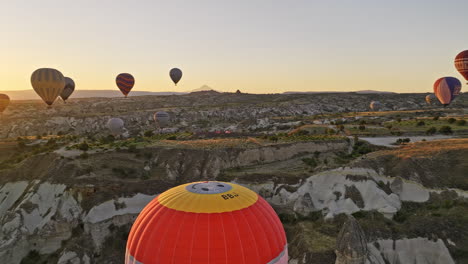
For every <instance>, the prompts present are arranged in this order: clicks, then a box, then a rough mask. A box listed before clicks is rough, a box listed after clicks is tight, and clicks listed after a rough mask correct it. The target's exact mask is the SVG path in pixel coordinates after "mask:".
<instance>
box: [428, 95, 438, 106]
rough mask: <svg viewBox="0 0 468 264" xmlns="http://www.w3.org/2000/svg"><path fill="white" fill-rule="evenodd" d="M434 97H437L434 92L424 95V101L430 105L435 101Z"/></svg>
mask: <svg viewBox="0 0 468 264" xmlns="http://www.w3.org/2000/svg"><path fill="white" fill-rule="evenodd" d="M436 98H437V97H436V96H435V95H434V94H428V95H426V103H427V104H428V105H431V104H433V103H434V102H435V99H436Z"/></svg>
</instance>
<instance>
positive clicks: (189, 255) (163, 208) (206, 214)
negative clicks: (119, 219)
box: [125, 181, 288, 264]
mask: <svg viewBox="0 0 468 264" xmlns="http://www.w3.org/2000/svg"><path fill="white" fill-rule="evenodd" d="M140 263H144V264H156V263H191V264H206V263H213V264H217V263H223V264H234V263H235V264H241V263H242V264H247V263H249V264H273V263H275V264H287V263H288V249H287V241H286V236H285V232H284V229H283V225H282V224H281V222H280V220H279V218H278V216H277V215H276V213H275V211H274V210H273V208H271V206H270V205H269V204H268V203H267V202H266V201H265V200H264V199H263V198H262V197H260V196H259V195H258V194H256V193H255V192H253V191H251V190H249V189H247V188H245V187H242V186H240V185H237V184H234V183H226V182H214V181H205V182H194V183H188V184H184V185H180V186H177V187H175V188H172V189H170V190H168V191H165V192H163V193H162V194H160V195H159V196H157V197H156V198H154V199H153V200H152V201H151V202H150V203H149V204H148V205H147V206H146V207H145V208H144V209H143V210H142V211H141V213H140V215H139V216H138V218H137V219H136V220H135V222H134V224H133V227H132V228H131V230H130V234H129V235H128V241H127V250H126V255H125V264H140Z"/></svg>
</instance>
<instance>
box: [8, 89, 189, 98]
mask: <svg viewBox="0 0 468 264" xmlns="http://www.w3.org/2000/svg"><path fill="white" fill-rule="evenodd" d="M0 93H4V94H7V95H8V96H9V97H10V99H11V100H35V99H40V97H39V96H38V95H37V94H36V92H35V91H34V90H33V89H31V90H19V91H0ZM181 94H187V93H184V92H149V91H131V92H130V94H129V96H143V95H181ZM90 97H123V95H122V93H121V92H120V91H119V90H76V91H75V92H74V93H73V94H72V96H71V97H70V99H73V98H90Z"/></svg>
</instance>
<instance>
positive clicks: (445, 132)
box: [439, 126, 453, 135]
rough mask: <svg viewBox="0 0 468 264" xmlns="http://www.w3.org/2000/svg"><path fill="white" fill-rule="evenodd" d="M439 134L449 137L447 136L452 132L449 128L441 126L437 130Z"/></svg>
mask: <svg viewBox="0 0 468 264" xmlns="http://www.w3.org/2000/svg"><path fill="white" fill-rule="evenodd" d="M439 132H440V133H442V134H445V135H449V134H452V133H453V131H452V128H451V127H450V126H443V127H441V128H440V129H439Z"/></svg>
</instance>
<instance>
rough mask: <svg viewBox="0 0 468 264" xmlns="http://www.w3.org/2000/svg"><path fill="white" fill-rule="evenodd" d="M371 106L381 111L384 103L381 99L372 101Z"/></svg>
mask: <svg viewBox="0 0 468 264" xmlns="http://www.w3.org/2000/svg"><path fill="white" fill-rule="evenodd" d="M369 107H370V108H371V109H372V110H374V111H379V110H380V109H381V108H382V104H381V103H380V102H379V101H372V102H371V103H370V105H369Z"/></svg>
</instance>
